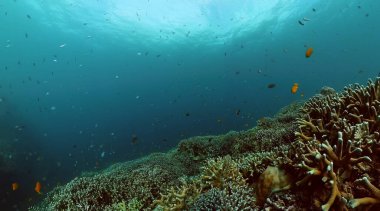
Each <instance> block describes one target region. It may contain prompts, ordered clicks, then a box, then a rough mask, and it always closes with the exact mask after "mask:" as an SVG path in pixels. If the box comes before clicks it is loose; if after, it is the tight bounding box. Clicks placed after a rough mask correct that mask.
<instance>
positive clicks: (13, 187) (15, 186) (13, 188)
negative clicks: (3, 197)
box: [12, 182, 19, 191]
mask: <svg viewBox="0 0 380 211" xmlns="http://www.w3.org/2000/svg"><path fill="white" fill-rule="evenodd" d="M18 187H19V185H18V183H17V182H14V183H12V190H13V191H15V190H17V189H18Z"/></svg>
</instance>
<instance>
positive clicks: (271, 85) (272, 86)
mask: <svg viewBox="0 0 380 211" xmlns="http://www.w3.org/2000/svg"><path fill="white" fill-rule="evenodd" d="M275 86H276V84H274V83H271V84H268V86H267V87H268V88H269V89H272V88H274V87H275Z"/></svg>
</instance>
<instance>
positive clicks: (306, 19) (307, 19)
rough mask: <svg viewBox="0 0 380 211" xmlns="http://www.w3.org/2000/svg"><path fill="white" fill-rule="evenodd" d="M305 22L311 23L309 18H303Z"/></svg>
mask: <svg viewBox="0 0 380 211" xmlns="http://www.w3.org/2000/svg"><path fill="white" fill-rule="evenodd" d="M302 20H303V21H310V19H309V18H302Z"/></svg>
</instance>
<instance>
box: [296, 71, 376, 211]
mask: <svg viewBox="0 0 380 211" xmlns="http://www.w3.org/2000/svg"><path fill="white" fill-rule="evenodd" d="M379 100H380V78H377V79H376V81H374V82H373V81H371V80H369V81H368V84H367V86H361V85H358V84H354V85H351V86H348V87H345V90H344V92H343V93H341V94H329V95H327V96H318V97H314V98H312V99H310V100H309V101H308V102H306V103H305V105H304V106H303V108H302V111H303V112H304V113H305V114H306V115H305V117H304V118H299V119H298V120H297V124H298V127H299V131H297V132H296V133H295V135H296V137H297V138H296V142H297V145H298V146H299V145H301V146H303V147H301V148H300V149H299V151H298V159H299V163H298V164H297V167H298V168H299V169H301V172H302V176H301V177H300V179H299V180H298V181H297V182H296V185H297V186H302V185H306V184H307V185H311V183H313V182H314V179H315V178H320V181H321V182H322V183H323V184H324V188H325V189H326V190H327V192H330V194H329V196H326V197H325V200H324V202H323V204H322V205H321V208H322V210H329V209H330V208H332V207H333V206H335V207H337V208H338V209H348V208H349V207H357V206H359V205H362V204H363V205H364V204H369V203H370V202H372V203H377V201H378V200H379V199H378V198H371V199H369V198H368V197H364V199H353V197H355V194H356V193H357V192H359V191H358V190H357V188H355V187H350V188H345V187H346V186H347V185H349V184H351V183H353V182H354V181H355V180H357V179H359V178H358V177H360V176H362V175H371V176H377V175H374V173H376V171H375V168H374V166H376V165H375V162H377V160H378V153H375V151H377V150H378V145H379V143H380V141H379V136H380V135H379V131H380V116H379V114H378V111H380V101H379ZM377 173H378V172H377ZM362 180H364V181H369V180H368V179H367V180H365V179H362ZM359 181H361V180H359ZM365 184H366V186H367V188H369V189H370V190H371V191H370V192H371V193H373V194H374V193H375V192H376V191H373V190H374V189H373V188H371V187H374V186H373V185H372V186H371V185H370V183H369V182H365ZM376 193H377V192H376ZM374 195H375V196H376V194H374Z"/></svg>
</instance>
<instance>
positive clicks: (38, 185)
mask: <svg viewBox="0 0 380 211" xmlns="http://www.w3.org/2000/svg"><path fill="white" fill-rule="evenodd" d="M34 190H35V191H36V192H37V193H38V194H42V193H41V183H40V182H38V181H37V182H36V187H35V188H34Z"/></svg>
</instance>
